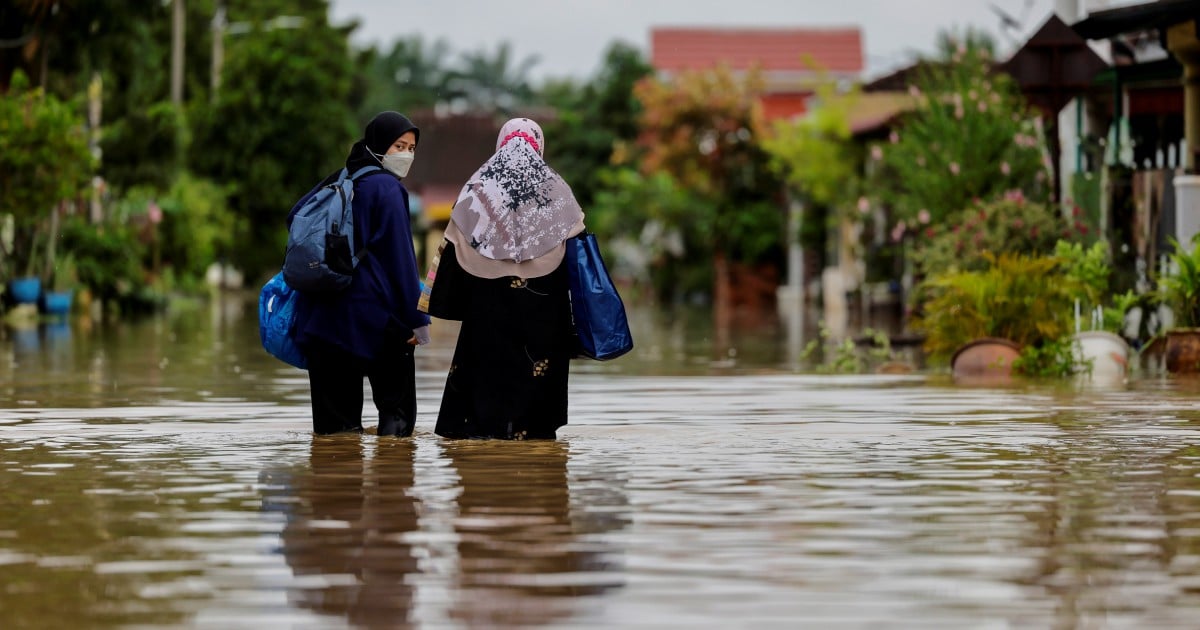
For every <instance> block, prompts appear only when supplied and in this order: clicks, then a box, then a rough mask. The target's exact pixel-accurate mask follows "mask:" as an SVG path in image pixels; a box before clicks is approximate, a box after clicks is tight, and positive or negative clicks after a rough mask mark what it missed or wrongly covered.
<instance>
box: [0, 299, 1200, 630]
mask: <svg viewBox="0 0 1200 630" xmlns="http://www.w3.org/2000/svg"><path fill="white" fill-rule="evenodd" d="M702 322H703V317H697V318H694V319H688V318H674V319H672V318H667V317H665V316H661V315H657V314H653V313H635V317H634V324H635V337H636V338H637V340H638V347H637V348H636V349H635V351H634V352H633V353H632V354H631V355H629V356H627V357H624V358H622V359H620V360H617V361H615V362H610V363H584V362H576V363H575V364H574V365H573V369H574V372H573V374H572V378H571V406H570V411H571V423H570V425H568V426H567V427H565V428H564V429H563V430H562V431H561V432H560V434H559V435H560V439H559V440H557V441H555V442H528V443H521V442H511V443H508V442H491V441H488V442H452V441H446V440H442V439H440V438H438V437H437V436H435V435H433V433H432V425H433V421H434V418H435V416H436V413H437V406H438V402H439V400H440V398H441V395H442V384H443V383H444V375H445V369H446V367H447V364H448V361H449V356H450V353H451V352H452V346H453V341H454V327H453V326H452V325H451V324H448V323H442V322H439V323H438V324H437V328H436V330H435V334H434V343H433V344H431V345H430V346H426V347H423V348H421V349H420V350H419V352H418V357H419V358H418V390H419V410H420V419H419V422H418V428H417V432H416V435H415V436H414V437H413V438H412V439H395V438H383V439H380V438H377V437H376V436H374V435H372V434H371V431H370V429H369V430H368V433H367V434H366V435H362V436H334V437H325V438H314V437H313V436H312V435H311V432H310V416H309V408H308V392H307V380H306V378H305V375H304V373H303V372H302V371H300V370H296V369H293V368H290V367H288V366H286V365H284V364H282V363H279V362H277V361H275V360H274V359H272V358H270V357H269V356H267V355H266V354H265V353H264V352H263V351H262V350H261V347H260V346H259V345H258V338H257V328H256V324H255V313H254V310H253V305H252V304H246V303H245V302H243V301H239V300H235V299H230V300H227V301H223V302H217V303H214V304H211V305H204V306H200V307H193V308H190V309H183V310H180V311H178V312H172V313H169V314H167V315H164V316H161V317H156V318H154V319H149V320H143V321H139V322H135V323H128V324H121V325H107V326H84V325H82V324H81V323H79V322H74V323H71V324H59V325H41V326H39V327H35V328H31V329H24V330H14V329H11V328H8V329H5V331H4V332H3V335H2V336H0V576H3V577H2V579H0V627H3V628H77V627H196V626H200V627H205V626H206V627H214V628H232V627H239V628H242V627H254V628H260V629H261V628H277V627H291V628H338V627H389V628H395V627H438V628H441V627H506V626H507V627H536V626H548V627H573V626H587V625H591V626H597V627H616V626H625V627H629V626H635V627H747V628H749V627H753V628H773V627H778V628H784V627H787V628H792V627H821V628H825V627H838V628H877V627H889V628H1151V627H1153V628H1191V627H1195V626H1196V619H1197V618H1200V430H1198V429H1200V405H1198V404H1197V394H1198V393H1200V385H1198V384H1197V383H1196V382H1195V381H1193V380H1188V379H1179V378H1173V377H1169V376H1166V375H1162V374H1158V373H1150V372H1146V373H1138V374H1135V376H1134V378H1132V379H1130V381H1129V382H1128V383H1127V384H1108V385H1103V384H1078V383H1055V384H1047V383H1042V384H1022V385H1014V386H1009V387H993V388H982V387H963V386H956V385H954V384H953V383H952V382H950V381H949V380H948V379H946V378H945V377H943V376H941V375H939V374H914V375H907V376H876V375H866V376H827V375H820V374H816V373H813V372H811V371H808V372H806V371H802V370H797V369H796V368H795V365H794V357H790V356H789V355H788V352H787V351H786V350H785V349H784V348H783V346H784V345H786V344H785V343H784V342H783V341H782V340H781V338H780V331H779V329H778V328H771V327H767V328H765V329H761V330H760V329H754V330H746V331H743V332H741V333H739V334H737V335H735V337H734V339H733V350H723V351H721V352H718V353H714V352H713V351H712V343H711V342H710V337H711V334H710V331H708V330H707V329H706V328H705V326H704V325H703V323H702ZM367 408H368V410H369V409H370V403H369V402H368V403H367ZM367 417H368V420H367V422H366V424H367V425H368V427H373V424H374V419H373V418H371V416H370V414H369V413H368V415H367Z"/></svg>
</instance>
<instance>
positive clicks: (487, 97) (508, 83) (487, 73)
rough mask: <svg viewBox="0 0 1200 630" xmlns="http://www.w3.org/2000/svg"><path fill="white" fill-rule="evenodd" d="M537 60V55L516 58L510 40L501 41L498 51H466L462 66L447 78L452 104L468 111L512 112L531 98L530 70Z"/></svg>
mask: <svg viewBox="0 0 1200 630" xmlns="http://www.w3.org/2000/svg"><path fill="white" fill-rule="evenodd" d="M538 62H539V59H538V57H537V56H530V57H526V58H525V59H522V60H520V61H518V60H516V59H514V57H513V52H512V45H511V44H509V43H508V42H501V43H500V45H499V46H497V47H496V52H495V54H489V53H488V52H487V51H486V50H477V51H474V52H468V53H464V54H463V55H462V57H461V60H460V63H461V65H459V66H458V67H457V68H456V69H454V70H452V71H451V72H450V73H449V76H448V77H447V83H446V87H447V89H448V93H449V97H450V102H451V105H452V106H453V107H455V108H458V109H464V110H467V111H476V112H499V113H501V114H502V115H505V116H508V115H511V114H512V113H513V112H514V111H516V109H517V108H518V107H520V106H521V105H525V104H526V103H528V102H529V101H530V100H531V99H532V97H533V95H534V89H533V85H532V83H531V81H530V79H529V72H530V70H532V69H533V67H534V66H536V65H537V64H538Z"/></svg>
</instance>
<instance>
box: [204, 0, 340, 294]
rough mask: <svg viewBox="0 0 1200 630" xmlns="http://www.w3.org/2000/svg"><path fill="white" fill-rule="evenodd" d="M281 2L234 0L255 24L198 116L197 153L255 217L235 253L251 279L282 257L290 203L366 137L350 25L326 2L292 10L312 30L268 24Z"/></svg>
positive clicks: (235, 202)
mask: <svg viewBox="0 0 1200 630" xmlns="http://www.w3.org/2000/svg"><path fill="white" fill-rule="evenodd" d="M274 4H277V3H264V4H261V5H260V4H259V3H250V2H248V1H247V2H245V3H244V4H241V3H239V4H238V5H234V4H232V3H231V4H230V6H229V14H230V20H231V21H243V22H247V23H249V24H250V27H249V28H250V30H249V32H247V33H245V34H243V35H240V36H239V37H237V38H234V39H233V40H232V41H230V43H229V45H228V46H226V63H225V67H224V71H223V74H222V84H221V90H220V93H219V95H218V97H217V99H216V100H215V102H214V103H213V104H212V105H211V106H204V107H199V108H198V112H197V114H196V115H195V116H194V129H195V131H194V138H195V142H194V144H193V146H194V147H197V148H199V149H201V150H196V151H193V152H192V153H191V155H190V158H191V163H192V165H193V166H194V168H195V169H196V170H197V172H199V173H200V174H202V175H205V176H207V177H210V178H212V179H214V180H216V181H219V182H224V183H228V184H229V185H230V187H231V191H230V197H229V203H230V207H231V208H233V209H234V211H235V212H236V213H237V214H238V216H240V217H243V218H244V219H245V221H246V222H247V223H246V225H247V227H246V230H247V232H246V233H243V234H239V235H238V238H237V246H235V248H234V251H233V257H232V258H233V262H235V263H236V264H238V265H239V266H241V267H242V268H243V269H244V270H245V271H246V273H247V274H248V276H249V277H251V278H253V277H255V276H256V275H261V274H264V273H266V272H267V271H269V270H270V269H272V268H274V267H276V266H277V265H278V264H279V261H280V260H281V258H282V255H283V250H284V247H285V245H286V240H287V235H286V231H285V230H284V229H283V221H284V217H285V216H286V215H287V212H288V210H289V209H290V208H291V207H292V205H293V204H294V203H295V202H296V200H297V199H299V198H300V196H301V195H303V194H304V193H305V192H307V191H308V190H309V189H311V188H312V187H313V186H314V185H315V184H316V183H317V182H318V181H320V179H321V178H322V177H324V176H325V175H327V174H329V173H330V172H332V171H333V170H334V169H335V168H336V167H338V166H339V165H340V164H341V163H342V161H343V160H344V159H345V156H346V153H347V151H348V150H349V148H350V144H351V143H352V141H353V140H354V139H355V137H356V136H357V135H358V132H357V130H356V128H355V126H354V124H353V118H354V117H353V110H352V108H351V105H350V98H351V94H350V92H351V86H352V80H353V77H354V68H353V66H352V59H351V55H350V48H349V42H348V39H349V35H348V31H346V30H345V29H336V28H333V27H331V26H330V25H329V24H328V23H327V21H326V16H327V14H328V3H327V2H326V1H325V0H309V1H308V2H304V3H300V5H299V6H293V7H292V8H291V9H292V11H293V12H294V13H293V14H292V15H297V14H296V13H295V12H297V11H298V15H297V17H299V18H301V19H303V20H304V27H303V29H290V28H267V26H268V24H267V22H268V20H270V19H272V18H274V17H277V16H278V15H281V14H280V13H277V12H275V11H276V10H277V9H278V7H276V6H274Z"/></svg>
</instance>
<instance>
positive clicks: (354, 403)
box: [288, 112, 429, 437]
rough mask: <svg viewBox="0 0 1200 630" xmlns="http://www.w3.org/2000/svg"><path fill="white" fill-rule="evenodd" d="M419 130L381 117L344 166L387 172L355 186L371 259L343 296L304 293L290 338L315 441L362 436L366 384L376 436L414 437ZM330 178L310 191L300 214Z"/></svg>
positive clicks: (359, 226) (422, 325)
mask: <svg viewBox="0 0 1200 630" xmlns="http://www.w3.org/2000/svg"><path fill="white" fill-rule="evenodd" d="M420 133H421V132H420V130H419V129H417V126H416V125H414V124H413V123H412V121H410V120H409V119H408V118H406V117H405V116H403V115H401V114H398V113H396V112H383V113H381V114H379V115H377V116H375V118H373V119H372V120H371V122H370V123H369V124H368V125H367V127H366V130H365V131H364V133H363V137H362V139H360V140H359V141H358V142H355V143H354V146H353V147H352V148H351V149H350V155H349V156H348V157H347V158H346V169H347V170H348V171H349V172H350V173H351V174H353V173H355V172H356V171H358V170H359V169H361V168H363V167H364V166H376V167H380V168H381V169H382V170H379V171H375V172H372V173H369V174H367V175H365V176H363V177H360V178H359V179H358V180H356V181H355V184H354V201H353V212H354V241H355V243H354V246H355V251H358V252H361V251H366V252H367V255H366V256H365V257H363V259H362V260H361V262H359V264H358V266H357V267H355V268H354V274H353V280H352V281H351V283H350V286H349V287H348V288H346V289H345V290H344V291H340V292H338V293H334V294H330V295H316V294H305V293H301V294H300V296H299V299H298V301H297V304H296V323H295V328H294V329H293V331H292V332H293V335H294V338H295V340H296V343H297V345H298V346H299V347H300V349H301V350H302V351H303V352H304V354H305V356H306V357H307V358H308V378H309V386H310V389H311V393H312V408H313V431H315V432H316V433H320V434H325V433H340V432H345V431H359V432H361V431H362V430H363V426H362V406H363V382H362V379H363V377H366V378H367V379H369V380H370V382H371V397H372V399H373V400H374V402H375V407H376V409H378V411H379V429H378V432H379V435H398V436H402V437H406V436H409V435H412V431H413V427H414V425H415V423H416V416H417V403H416V384H415V377H416V375H415V365H414V359H413V351H414V349H415V346H417V345H423V344H425V343H428V341H429V316H427V315H425V314H424V313H421V312H419V311H418V310H417V300H418V299H419V298H420V292H421V291H420V279H419V275H418V269H417V260H416V254H415V252H414V250H413V240H412V231H411V228H410V226H409V207H408V191H407V190H405V188H404V185H403V184H402V183H401V181H400V180H401V178H403V177H404V176H406V175H407V174H408V168H409V166H410V165H411V164H412V160H413V158H414V156H415V154H416V149H417V141H418V139H419V138H420ZM336 179H337V173H334V174H332V175H330V176H329V177H328V178H326V179H325V181H324V182H322V183H321V184H320V185H318V186H317V187H315V188H313V190H311V191H309V193H308V194H306V195H305V196H304V197H303V198H302V199H300V201H299V202H297V203H296V205H295V207H293V208H292V211H291V213H289V214H288V225H289V227H290V226H291V223H292V219H293V218H294V217H295V215H296V212H297V211H298V210H299V209H300V208H301V207H302V206H303V205H304V203H305V202H306V201H307V200H308V198H309V197H310V196H312V195H313V194H315V193H316V192H317V191H318V190H319V189H320V188H321V185H324V184H326V183H329V182H332V181H335V180H336Z"/></svg>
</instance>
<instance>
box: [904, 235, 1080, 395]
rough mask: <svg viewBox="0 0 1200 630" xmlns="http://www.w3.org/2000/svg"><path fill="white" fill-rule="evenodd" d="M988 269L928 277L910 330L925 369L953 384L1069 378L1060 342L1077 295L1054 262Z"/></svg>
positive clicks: (1016, 260) (999, 263)
mask: <svg viewBox="0 0 1200 630" xmlns="http://www.w3.org/2000/svg"><path fill="white" fill-rule="evenodd" d="M984 257H985V259H986V261H987V262H988V268H987V269H984V270H982V271H956V272H950V273H947V274H941V275H934V276H933V277H931V278H930V279H929V280H928V281H927V291H928V293H929V295H930V298H929V299H928V301H927V302H925V304H924V305H923V313H922V314H921V315H920V316H919V317H918V318H917V320H916V322H915V323H914V326H915V327H916V328H917V329H919V330H921V331H923V332H924V333H925V335H926V339H925V350H926V352H927V353H928V358H929V360H930V361H931V362H933V363H936V362H938V361H941V360H946V359H947V358H948V359H949V360H950V364H951V371H952V372H953V373H954V375H955V378H956V379H977V378H984V379H987V380H995V379H1000V380H1003V379H1006V378H1008V377H1010V376H1011V374H1012V373H1013V372H1014V371H1016V372H1018V373H1022V374H1026V375H1032V376H1042V375H1050V374H1062V373H1066V372H1069V371H1070V370H1071V367H1070V366H1071V363H1072V361H1071V356H1070V345H1069V342H1067V341H1064V340H1066V339H1067V336H1068V334H1069V331H1070V330H1071V329H1072V322H1071V313H1072V308H1073V304H1074V300H1075V297H1076V295H1078V293H1079V291H1080V286H1079V282H1078V280H1077V279H1075V278H1072V277H1070V276H1069V275H1068V274H1066V273H1065V272H1064V269H1063V261H1062V259H1060V258H1058V257H1055V256H1027V255H1023V254H1008V253H1006V254H1001V255H999V256H995V255H992V254H991V253H985V254H984Z"/></svg>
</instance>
